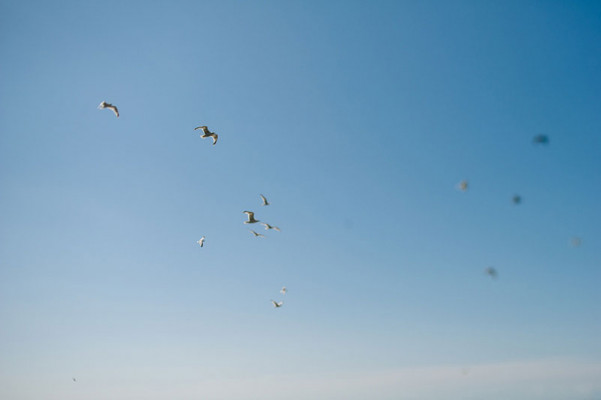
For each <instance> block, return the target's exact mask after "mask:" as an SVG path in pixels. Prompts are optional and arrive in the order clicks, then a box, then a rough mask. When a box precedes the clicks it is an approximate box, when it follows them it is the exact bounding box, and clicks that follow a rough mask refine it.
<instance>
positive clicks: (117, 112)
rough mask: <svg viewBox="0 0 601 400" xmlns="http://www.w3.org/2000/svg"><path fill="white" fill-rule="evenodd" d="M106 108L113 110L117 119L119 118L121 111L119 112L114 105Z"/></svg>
mask: <svg viewBox="0 0 601 400" xmlns="http://www.w3.org/2000/svg"><path fill="white" fill-rule="evenodd" d="M106 108H110V109H111V110H113V112H114V113H115V115H116V116H117V118H119V110H117V107H115V106H114V105H112V104H109V105H107V106H106Z"/></svg>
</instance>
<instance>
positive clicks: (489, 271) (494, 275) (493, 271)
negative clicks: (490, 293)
mask: <svg viewBox="0 0 601 400" xmlns="http://www.w3.org/2000/svg"><path fill="white" fill-rule="evenodd" d="M484 273H485V274H486V275H488V276H490V277H491V278H493V279H496V278H497V275H498V274H497V270H496V269H494V268H493V267H488V268H486V269H485V270H484Z"/></svg>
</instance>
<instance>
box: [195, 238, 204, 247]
mask: <svg viewBox="0 0 601 400" xmlns="http://www.w3.org/2000/svg"><path fill="white" fill-rule="evenodd" d="M196 243H198V244H199V245H200V247H202V246H203V245H204V244H205V237H204V236H203V237H201V238H200V240H199V241H198V242H196Z"/></svg>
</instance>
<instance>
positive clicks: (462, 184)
mask: <svg viewBox="0 0 601 400" xmlns="http://www.w3.org/2000/svg"><path fill="white" fill-rule="evenodd" d="M467 187H468V183H467V181H466V180H463V181H461V182H459V183H458V184H457V189H459V190H461V191H462V192H465V191H467Z"/></svg>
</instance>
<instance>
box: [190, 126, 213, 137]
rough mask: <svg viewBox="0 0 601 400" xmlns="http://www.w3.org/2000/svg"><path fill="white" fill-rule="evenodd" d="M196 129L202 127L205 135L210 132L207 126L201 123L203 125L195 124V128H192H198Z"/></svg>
mask: <svg viewBox="0 0 601 400" xmlns="http://www.w3.org/2000/svg"><path fill="white" fill-rule="evenodd" d="M198 129H202V131H203V132H204V133H205V134H207V135H208V134H209V133H210V132H209V128H207V127H206V126H205V125H203V126H197V127H196V128H194V130H198Z"/></svg>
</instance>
